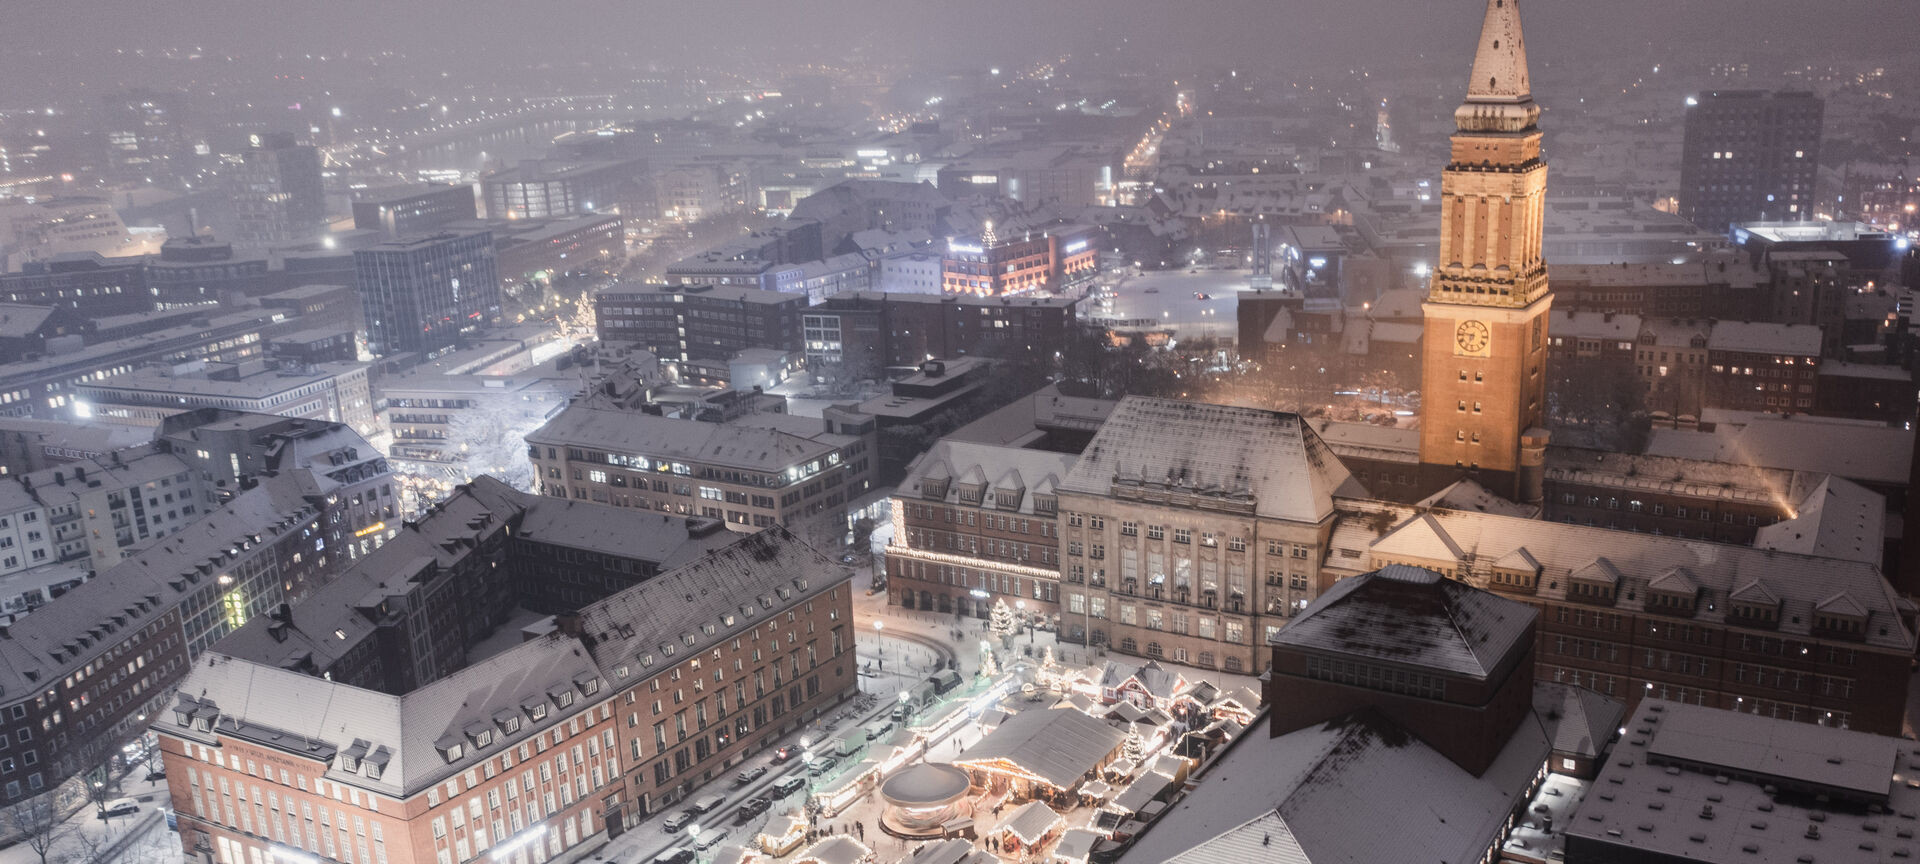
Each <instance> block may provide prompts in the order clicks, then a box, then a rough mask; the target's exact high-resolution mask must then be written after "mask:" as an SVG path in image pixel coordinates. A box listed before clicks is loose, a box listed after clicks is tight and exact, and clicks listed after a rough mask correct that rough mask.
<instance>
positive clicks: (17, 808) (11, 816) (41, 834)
mask: <svg viewBox="0 0 1920 864" xmlns="http://www.w3.org/2000/svg"><path fill="white" fill-rule="evenodd" d="M53 798H54V796H53V794H52V793H48V794H44V795H41V796H39V797H37V798H33V799H30V800H27V801H23V802H21V803H19V804H16V805H14V807H13V809H11V810H9V811H7V827H8V828H10V829H12V831H13V835H14V836H15V837H17V838H19V842H20V845H22V846H25V847H27V849H29V850H31V851H32V852H33V854H34V855H35V856H36V857H38V858H39V859H40V864H53V860H54V850H55V849H57V848H59V847H61V846H64V845H66V842H67V838H68V837H69V836H71V835H72V834H74V833H75V831H74V826H73V825H72V823H69V822H68V821H67V820H65V819H62V818H60V808H59V806H58V805H56V804H55V803H54V800H53Z"/></svg>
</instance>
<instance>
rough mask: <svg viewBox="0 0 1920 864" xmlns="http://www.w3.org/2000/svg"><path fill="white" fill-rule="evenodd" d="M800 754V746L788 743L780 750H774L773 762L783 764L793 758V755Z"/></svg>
mask: <svg viewBox="0 0 1920 864" xmlns="http://www.w3.org/2000/svg"><path fill="white" fill-rule="evenodd" d="M798 755H800V748H799V747H795V746H794V745H792V744H788V745H787V746H785V747H782V748H780V749H778V750H775V751H773V764H775V765H783V764H785V763H786V761H787V760H789V759H792V758H793V757H795V756H798Z"/></svg>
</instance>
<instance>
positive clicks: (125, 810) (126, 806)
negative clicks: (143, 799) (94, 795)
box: [100, 798, 140, 819]
mask: <svg viewBox="0 0 1920 864" xmlns="http://www.w3.org/2000/svg"><path fill="white" fill-rule="evenodd" d="M138 812H140V802H138V801H135V800H133V799H132V798H115V799H113V800H112V801H108V802H107V803H106V804H104V805H101V807H100V818H102V819H105V818H107V817H109V816H132V815H133V814H135V813H138Z"/></svg>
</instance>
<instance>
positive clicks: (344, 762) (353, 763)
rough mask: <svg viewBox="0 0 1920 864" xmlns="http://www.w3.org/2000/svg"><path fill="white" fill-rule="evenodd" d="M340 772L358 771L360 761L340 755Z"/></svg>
mask: <svg viewBox="0 0 1920 864" xmlns="http://www.w3.org/2000/svg"><path fill="white" fill-rule="evenodd" d="M340 770H342V771H358V770H360V760H359V759H356V758H354V757H353V756H350V755H348V754H346V753H342V754H340Z"/></svg>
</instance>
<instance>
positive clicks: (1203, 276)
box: [1080, 270, 1250, 339]
mask: <svg viewBox="0 0 1920 864" xmlns="http://www.w3.org/2000/svg"><path fill="white" fill-rule="evenodd" d="M1102 284H1108V283H1105V282H1103V283H1102ZM1111 286H1112V287H1111V288H1110V289H1108V290H1106V291H1101V292H1096V293H1095V294H1094V296H1092V297H1090V298H1088V299H1087V300H1086V301H1084V302H1082V303H1081V306H1080V314H1081V315H1082V316H1083V317H1086V318H1091V319H1095V320H1097V321H1099V322H1101V323H1106V324H1108V326H1110V327H1112V328H1114V329H1118V330H1162V329H1172V330H1174V331H1175V332H1176V333H1177V334H1178V336H1180V337H1182V338H1187V339H1192V338H1196V337H1200V336H1216V337H1228V338H1231V337H1232V336H1234V335H1235V332H1236V329H1237V327H1238V325H1237V324H1236V323H1235V319H1234V312H1235V310H1236V309H1237V308H1238V307H1239V298H1238V295H1239V293H1240V292H1242V291H1247V290H1250V289H1249V288H1248V287H1247V274H1246V272H1245V271H1242V270H1199V271H1187V270H1159V271H1150V272H1145V273H1141V274H1139V275H1127V276H1122V277H1120V278H1119V279H1118V280H1116V281H1114V282H1112V283H1111ZM1200 294H1204V295H1206V296H1207V298H1208V299H1205V300H1202V299H1200V298H1199V297H1198V296H1196V295H1200ZM1133 322H1146V323H1144V324H1141V323H1133Z"/></svg>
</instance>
